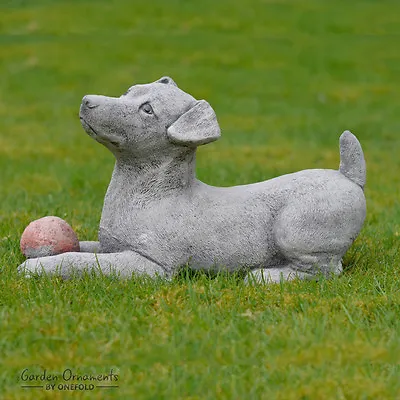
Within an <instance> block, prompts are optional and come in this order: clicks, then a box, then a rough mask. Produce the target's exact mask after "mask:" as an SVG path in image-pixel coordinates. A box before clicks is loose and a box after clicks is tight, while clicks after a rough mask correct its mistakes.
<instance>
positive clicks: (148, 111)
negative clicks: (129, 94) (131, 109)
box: [140, 103, 153, 115]
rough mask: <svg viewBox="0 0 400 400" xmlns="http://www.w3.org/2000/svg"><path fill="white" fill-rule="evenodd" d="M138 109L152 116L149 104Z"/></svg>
mask: <svg viewBox="0 0 400 400" xmlns="http://www.w3.org/2000/svg"><path fill="white" fill-rule="evenodd" d="M140 109H141V110H143V111H144V112H145V113H146V114H150V115H151V114H153V109H152V108H151V105H150V104H149V103H144V104H142V105H141V106H140Z"/></svg>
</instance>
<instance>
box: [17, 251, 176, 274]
mask: <svg viewBox="0 0 400 400" xmlns="http://www.w3.org/2000/svg"><path fill="white" fill-rule="evenodd" d="M84 271H87V272H92V271H94V272H99V273H101V274H104V275H111V274H113V273H115V274H117V275H119V276H120V277H130V276H131V275H132V274H139V275H148V276H150V277H155V276H161V277H168V276H169V273H168V271H167V269H166V268H164V267H163V266H161V265H159V264H157V263H156V262H154V261H151V260H149V259H147V258H145V257H143V256H141V255H140V254H138V253H136V252H134V251H123V252H120V253H99V254H94V253H63V254H58V255H56V256H49V257H39V258H30V259H28V260H26V261H25V262H24V263H22V264H21V265H20V266H19V267H18V272H20V273H25V274H26V275H28V276H31V275H35V274H39V275H40V274H43V273H47V274H56V275H60V276H61V277H63V278H69V277H71V276H75V275H79V274H82V272H84Z"/></svg>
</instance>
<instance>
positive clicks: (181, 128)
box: [167, 100, 221, 147]
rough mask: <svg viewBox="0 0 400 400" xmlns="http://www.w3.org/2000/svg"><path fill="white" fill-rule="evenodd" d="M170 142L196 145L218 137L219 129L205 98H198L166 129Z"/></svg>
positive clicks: (215, 117) (213, 113)
mask: <svg viewBox="0 0 400 400" xmlns="http://www.w3.org/2000/svg"><path fill="white" fill-rule="evenodd" d="M167 136H168V139H169V140H170V141H171V142H172V143H176V144H180V145H183V146H190V147H196V146H200V145H201V144H206V143H210V142H213V141H214V140H217V139H219V137H220V136H221V130H220V128H219V125H218V121H217V116H216V115H215V112H214V110H213V109H212V108H211V106H210V105H209V104H208V103H207V102H206V101H205V100H199V101H198V102H197V103H196V104H195V105H194V106H193V107H192V108H191V109H190V110H189V111H186V112H185V113H184V114H183V115H181V116H180V117H179V118H178V119H177V120H176V121H175V122H174V123H173V124H172V125H171V126H170V127H169V128H168V129H167Z"/></svg>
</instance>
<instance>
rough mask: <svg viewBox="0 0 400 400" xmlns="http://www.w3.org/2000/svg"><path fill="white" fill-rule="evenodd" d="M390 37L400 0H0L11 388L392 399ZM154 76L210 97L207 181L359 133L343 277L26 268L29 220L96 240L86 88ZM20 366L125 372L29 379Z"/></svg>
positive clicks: (301, 162) (399, 32)
mask: <svg viewBox="0 0 400 400" xmlns="http://www.w3.org/2000/svg"><path fill="white" fill-rule="evenodd" d="M399 43H400V2H398V1H397V0H393V1H390V0H381V1H372V0H371V1H368V0H355V1H351V2H349V1H341V0H336V1H321V0H303V1H297V0H281V1H279V0H275V1H269V0H264V1H261V0H259V1H256V0H242V1H240V2H239V1H237V2H235V1H228V0H218V1H211V0H203V1H197V2H194V1H184V0H168V1H163V0H153V1H152V2H146V1H132V0H114V1H107V0H96V1H91V0H86V1H85V0H69V1H68V0H65V1H61V0H58V1H57V0H53V1H50V0H35V1H33V0H32V1H30V0H1V2H0V76H1V79H0V174H1V175H0V178H1V180H0V199H1V203H0V267H1V272H0V398H1V399H6V400H11V399H31V398H34V399H42V398H43V399H45V398H48V399H61V398H69V397H74V398H82V399H92V398H97V399H114V398H115V399H215V398H217V399H268V400H270V399H282V400H290V399H399V398H400V282H399V274H400V253H399V238H400V206H399V200H400V193H399V192H400V135H399V132H400V117H399V115H400V114H399V105H400V51H399V48H400V47H399ZM163 75H170V76H172V77H173V78H174V79H175V81H176V82H177V83H178V85H179V86H180V87H181V88H183V89H184V90H186V91H188V92H189V93H191V94H193V95H194V96H195V97H196V98H199V99H200V98H205V99H207V100H208V101H209V102H210V103H211V104H212V106H213V107H214V109H215V111H216V113H217V116H218V118H219V122H220V125H221V127H222V132H223V137H222V139H221V140H220V141H219V142H216V143H213V144H210V145H208V146H204V148H201V149H200V150H199V155H198V168H197V171H198V177H199V178H200V179H201V180H203V181H205V182H207V183H210V184H213V185H220V186H225V185H234V184H243V183H250V182H254V181H258V180H264V179H269V178H272V177H274V176H278V175H282V174H285V173H289V172H293V171H297V170H301V169H306V168H337V167H338V163H339V152H338V138H339V135H340V133H341V132H342V131H343V130H344V129H350V130H352V131H353V133H355V134H356V135H357V136H358V138H359V139H360V141H361V143H362V145H363V148H364V152H365V156H366V159H367V166H368V176H367V179H368V184H367V187H366V190H365V193H366V197H367V204H368V215H367V220H366V223H365V226H364V228H363V231H362V232H361V234H360V236H359V238H358V239H357V241H356V242H355V244H354V245H353V247H352V248H351V249H350V251H349V252H348V254H347V255H346V257H345V267H346V269H345V273H344V274H343V275H342V276H341V277H339V278H335V279H333V280H331V281H325V280H322V281H319V282H292V283H285V284H281V285H270V286H268V287H247V286H245V285H244V284H243V282H242V280H241V279H240V277H238V276H224V275H221V276H217V277H216V278H210V277H207V276H204V275H198V276H192V275H191V274H182V275H181V276H179V277H177V278H176V279H175V280H174V281H172V282H164V281H160V280H156V281H150V280H146V279H138V278H136V279H131V280H117V279H113V278H102V277H94V276H86V277H85V278H84V279H82V280H72V281H65V282H63V281H61V280H60V279H58V278H48V277H43V278H38V279H30V280H27V279H24V278H22V277H20V276H18V275H17V273H16V267H17V265H18V264H19V263H21V262H22V261H23V257H22V255H21V254H20V251H19V238H20V235H21V233H22V231H23V229H24V228H25V226H26V225H27V224H28V223H29V222H30V221H31V220H34V219H36V218H39V217H42V216H45V215H58V216H60V217H62V218H64V219H66V220H67V221H68V222H69V223H70V224H71V225H72V226H73V227H74V229H75V230H76V231H77V233H78V234H79V236H80V238H81V239H86V240H95V239H96V232H97V226H98V222H99V218H100V213H101V207H102V200H103V196H104V193H105V190H106V187H107V184H108V181H109V179H110V174H111V171H112V168H113V158H112V156H111V154H110V153H109V152H108V151H107V150H106V149H104V148H103V147H102V146H100V145H99V144H97V143H95V142H94V141H93V140H92V139H90V138H89V137H88V136H87V135H86V134H85V133H84V131H83V129H82V128H81V126H80V123H79V118H78V109H79V105H80V101H81V98H82V96H83V95H84V94H87V93H97V94H107V95H120V94H121V93H123V92H124V91H125V90H126V89H127V88H128V87H129V86H131V85H132V84H134V83H144V82H150V81H154V80H156V79H158V78H159V77H161V76H163ZM26 369H28V372H29V374H40V373H43V370H46V371H47V374H52V375H57V376H59V375H60V374H62V372H63V371H65V370H66V369H71V371H73V373H74V374H76V375H89V374H92V375H96V376H97V375H98V374H103V375H104V374H109V373H110V371H111V369H112V370H113V373H114V374H117V375H118V378H119V379H118V381H117V382H116V383H115V382H114V383H115V384H116V385H118V386H119V387H118V388H94V389H93V390H91V391H90V390H87V391H80V390H69V391H67V390H58V389H57V387H56V390H55V391H50V390H49V391H46V390H45V388H43V389H42V388H31V389H29V388H22V387H21V386H22V385H24V384H27V383H26V381H23V380H22V379H21V375H23V374H22V372H23V371H24V370H26ZM51 383H54V382H53V381H47V382H45V385H46V384H51ZM55 383H56V386H57V385H58V384H60V383H67V384H71V383H72V381H67V382H62V380H61V378H59V380H58V381H55ZM76 383H82V381H78V382H76ZM106 383H107V384H110V381H106ZM28 384H32V382H28ZM39 384H41V383H40V382H39ZM96 384H97V385H100V383H98V382H97V383H96Z"/></svg>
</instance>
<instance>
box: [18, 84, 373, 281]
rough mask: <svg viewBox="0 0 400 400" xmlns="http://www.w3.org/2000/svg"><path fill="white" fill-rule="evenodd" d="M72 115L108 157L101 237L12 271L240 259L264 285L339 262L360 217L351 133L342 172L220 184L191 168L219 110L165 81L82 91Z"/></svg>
mask: <svg viewBox="0 0 400 400" xmlns="http://www.w3.org/2000/svg"><path fill="white" fill-rule="evenodd" d="M80 119H81V123H82V126H83V128H84V129H85V131H86V132H87V133H88V134H89V135H90V136H91V137H92V138H93V139H95V140H97V141H98V142H99V143H101V144H103V145H104V146H106V147H107V148H108V149H109V150H110V151H111V152H112V153H113V154H114V156H115V158H116V163H115V168H114V172H113V174H112V178H111V182H110V185H109V187H108V190H107V194H106V196H105V200H104V207H103V212H102V216H101V222H100V228H99V242H80V249H81V252H71V253H64V254H59V255H55V256H48V257H40V258H34V259H28V260H26V261H25V263H23V264H21V266H20V267H19V270H20V271H22V272H26V273H28V274H29V273H42V272H47V273H58V274H60V275H61V276H63V277H68V276H71V275H72V274H73V273H76V272H81V271H83V270H85V269H88V270H90V269H95V270H99V269H100V270H101V271H102V272H103V273H104V274H110V273H113V272H114V273H115V272H116V273H117V274H119V275H120V276H122V277H129V276H131V274H132V273H134V274H147V275H149V276H156V275H159V276H163V277H171V276H172V275H173V274H174V273H175V272H176V271H177V270H178V269H179V267H180V266H182V265H188V266H190V267H191V268H194V269H203V270H211V269H212V270H218V269H226V270H228V271H234V270H238V269H241V268H242V269H243V268H245V269H247V270H248V275H247V277H246V279H247V280H255V281H272V282H279V281H280V280H281V279H284V280H290V279H293V278H295V277H298V278H310V277H313V276H315V275H317V274H319V273H322V274H325V275H327V276H329V275H330V274H339V273H340V272H341V271H342V264H341V259H342V257H343V255H344V254H345V252H346V251H347V249H348V248H349V247H350V245H351V244H352V242H353V241H354V239H355V238H356V237H357V235H358V233H359V232H360V229H361V227H362V225H363V222H364V219H365V214H366V204H365V197H364V192H363V186H364V184H365V177H366V168H365V161H364V156H363V152H362V149H361V146H360V143H359V142H358V140H357V139H356V137H355V136H354V135H352V134H351V133H350V132H349V131H346V132H344V133H343V134H342V136H341V137H340V157H341V160H340V167H339V170H338V171H336V170H323V169H312V170H305V171H300V172H296V173H293V174H289V175H284V176H281V177H278V178H274V179H271V180H268V181H265V182H259V183H254V184H250V185H243V186H234V187H221V188H220V187H213V186H209V185H206V184H205V183H203V182H200V181H199V180H197V179H196V175H195V160H196V148H197V146H199V145H203V144H206V143H210V142H213V141H214V140H217V139H218V138H219V137H220V128H219V126H218V122H217V118H216V116H215V113H214V111H213V109H212V108H211V106H210V105H209V104H208V103H207V102H206V101H204V100H196V99H195V98H193V97H192V96H191V95H189V94H187V93H185V92H184V91H182V90H181V89H179V88H178V87H177V85H176V84H175V82H174V81H173V80H172V79H171V78H168V77H164V78H161V79H160V80H158V81H156V82H153V83H150V84H145V85H135V86H132V87H131V88H130V89H129V90H128V91H127V92H126V93H125V94H123V95H122V96H121V97H117V98H114V97H105V96H96V95H89V96H85V97H84V98H83V101H82V105H81V108H80Z"/></svg>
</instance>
